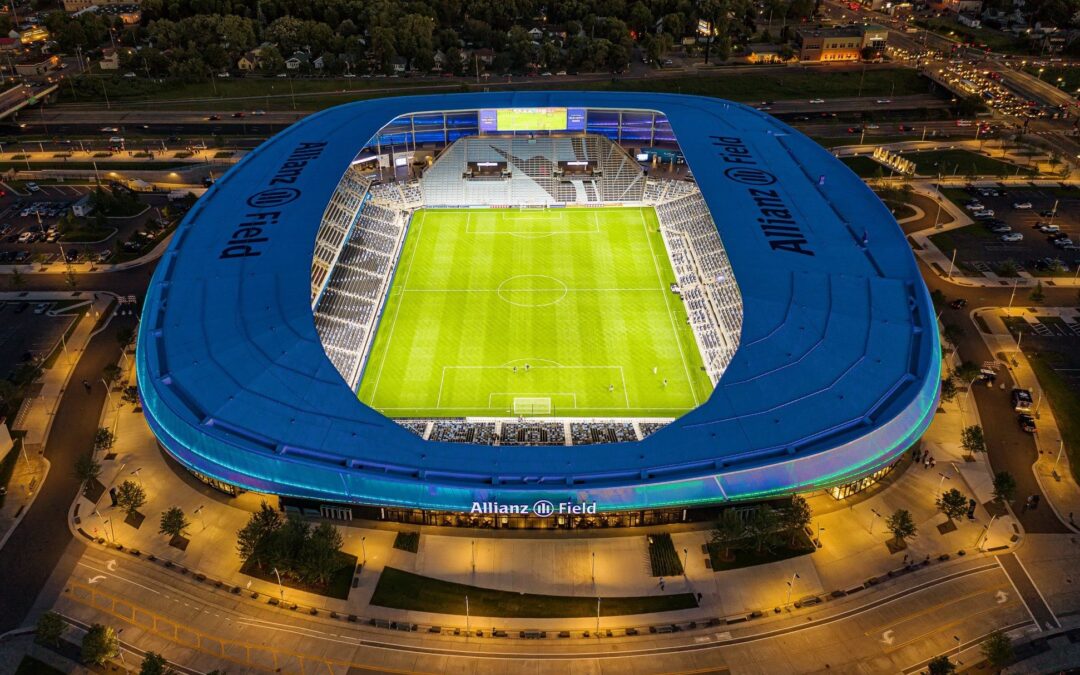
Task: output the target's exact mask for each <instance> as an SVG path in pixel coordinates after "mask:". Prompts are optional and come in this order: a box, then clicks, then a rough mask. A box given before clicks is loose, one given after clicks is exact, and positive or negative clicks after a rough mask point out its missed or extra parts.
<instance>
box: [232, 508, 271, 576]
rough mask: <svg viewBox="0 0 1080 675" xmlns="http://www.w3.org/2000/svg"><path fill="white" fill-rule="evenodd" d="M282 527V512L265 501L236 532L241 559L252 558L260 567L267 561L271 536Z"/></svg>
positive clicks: (237, 549) (245, 560)
mask: <svg viewBox="0 0 1080 675" xmlns="http://www.w3.org/2000/svg"><path fill="white" fill-rule="evenodd" d="M280 527H281V514H280V513H278V512H277V511H276V510H274V509H273V508H272V507H271V506H270V505H269V504H267V503H266V502H263V503H262V504H260V505H259V510H258V511H256V512H255V513H253V514H251V518H249V519H248V522H247V524H246V525H244V527H242V528H240V530H239V531H238V532H237V533H236V551H237V553H239V554H240V560H242V561H244V562H247V561H248V560H252V561H254V562H255V565H256V566H257V567H259V568H260V569H261V568H262V567H263V564H264V563H265V560H264V557H265V555H266V549H267V545H268V543H269V537H270V536H271V535H272V534H273V533H274V532H276V531H277V530H278V528H280Z"/></svg>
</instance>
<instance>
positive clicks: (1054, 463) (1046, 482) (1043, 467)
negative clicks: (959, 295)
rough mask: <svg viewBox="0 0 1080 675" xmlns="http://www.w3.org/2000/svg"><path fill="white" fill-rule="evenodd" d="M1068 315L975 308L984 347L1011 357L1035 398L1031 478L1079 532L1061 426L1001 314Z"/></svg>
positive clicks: (1077, 490)
mask: <svg viewBox="0 0 1080 675" xmlns="http://www.w3.org/2000/svg"><path fill="white" fill-rule="evenodd" d="M1063 314H1064V315H1066V316H1071V317H1073V318H1074V320H1075V318H1076V316H1077V313H1076V310H1075V309H1073V308H1071V307H1068V308H1054V307H1040V308H1038V312H1036V313H1033V312H1031V311H1030V310H1029V309H1026V308H1013V309H1011V310H1002V309H984V310H978V311H977V312H975V315H976V316H978V317H980V318H981V319H982V320H983V322H984V324H985V325H986V327H987V328H988V329H989V330H990V333H985V332H983V330H982V326H979V323H978V322H974V323H975V325H976V326H978V327H979V336H980V337H982V339H983V342H984V343H985V344H986V347H987V349H989V350H990V353H991V354H995V355H996V354H999V353H1004V354H1005V355H1006V356H1007V357H1008V358H1009V359H1011V360H1012V364H1011V365H1012V373H1013V378H1014V380H1015V381H1016V382H1020V383H1023V384H1024V386H1025V387H1029V388H1031V390H1032V396H1033V397H1034V398H1035V399H1036V401H1038V404H1037V406H1036V409H1035V416H1036V417H1037V419H1038V427H1039V431H1038V433H1036V434H1035V444H1036V446H1037V447H1038V449H1039V457H1038V460H1037V461H1036V462H1035V464H1034V465H1032V468H1031V470H1032V472H1033V473H1034V474H1035V479H1036V480H1037V481H1038V483H1039V487H1040V488H1042V491H1043V494H1045V495H1046V499H1047V501H1048V502H1049V504H1050V507H1051V508H1052V509H1053V510H1054V513H1056V514H1057V516H1058V520H1060V521H1062V523H1064V524H1065V526H1066V527H1068V528H1070V529H1071V530H1072V531H1073V532H1077V533H1080V527H1078V526H1077V524H1076V523H1075V522H1073V521H1071V520H1070V518H1069V516H1070V515H1071V514H1076V517H1078V518H1080V486H1078V485H1077V484H1076V481H1075V480H1074V478H1073V473H1072V470H1071V468H1070V466H1069V453H1068V452H1064V451H1062V448H1063V445H1062V443H1063V441H1062V438H1061V430H1060V429H1059V428H1058V425H1057V420H1055V419H1054V411H1053V408H1052V407H1051V406H1050V405H1049V404H1048V403H1047V401H1045V400H1043V398H1044V397H1043V393H1042V387H1041V385H1040V384H1039V381H1038V378H1036V376H1035V372H1034V371H1033V370H1032V368H1031V363H1030V362H1029V361H1028V358H1027V356H1026V355H1024V353H1023V351H1022V350H1017V345H1016V340H1015V339H1014V338H1013V336H1012V334H1011V333H1010V332H1009V330H1008V328H1006V327H1005V322H1004V321H1003V317H1004V316H1010V317H1020V318H1023V319H1025V320H1026V321H1028V322H1029V323H1034V322H1035V318H1034V317H1035V316H1059V317H1060V316H1062V315H1063Z"/></svg>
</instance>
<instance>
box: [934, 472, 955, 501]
mask: <svg viewBox="0 0 1080 675" xmlns="http://www.w3.org/2000/svg"><path fill="white" fill-rule="evenodd" d="M938 475H939V476H941V480H939V481H938V485H937V493H938V494H939V495H940V494H941V488H942V487H943V486H944V485H945V481H947V480H952V476H946V475H945V474H944V473H942V472H941V471H938Z"/></svg>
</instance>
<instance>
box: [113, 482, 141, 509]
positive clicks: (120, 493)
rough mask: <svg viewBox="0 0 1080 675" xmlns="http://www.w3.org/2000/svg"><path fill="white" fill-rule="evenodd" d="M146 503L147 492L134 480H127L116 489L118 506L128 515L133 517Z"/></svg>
mask: <svg viewBox="0 0 1080 675" xmlns="http://www.w3.org/2000/svg"><path fill="white" fill-rule="evenodd" d="M145 503H146V490H143V488H142V486H141V485H139V484H138V483H136V482H135V481H132V480H126V481H124V482H123V483H120V485H118V486H117V488H116V505H117V506H119V507H120V508H121V509H123V510H124V513H126V514H127V515H129V516H130V515H132V514H134V513H135V512H136V511H138V510H139V507H140V506H142V505H143V504H145Z"/></svg>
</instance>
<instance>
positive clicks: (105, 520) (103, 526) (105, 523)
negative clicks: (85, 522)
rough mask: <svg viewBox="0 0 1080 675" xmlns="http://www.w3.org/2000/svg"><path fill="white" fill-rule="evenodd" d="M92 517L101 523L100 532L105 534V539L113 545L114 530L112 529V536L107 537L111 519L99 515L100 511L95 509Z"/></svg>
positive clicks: (114, 539) (114, 540)
mask: <svg viewBox="0 0 1080 675" xmlns="http://www.w3.org/2000/svg"><path fill="white" fill-rule="evenodd" d="M94 515H95V516H97V517H98V520H100V521H101V530H102V531H103V532H104V533H105V538H106V539H108V540H109V541H110V542H113V543H115V542H116V530H115V529H114V530H113V534H112V536H111V537H110V536H109V525H110V524H111V523H112V518H106V517H105V516H103V515H101V511H98V510H97V509H94Z"/></svg>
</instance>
